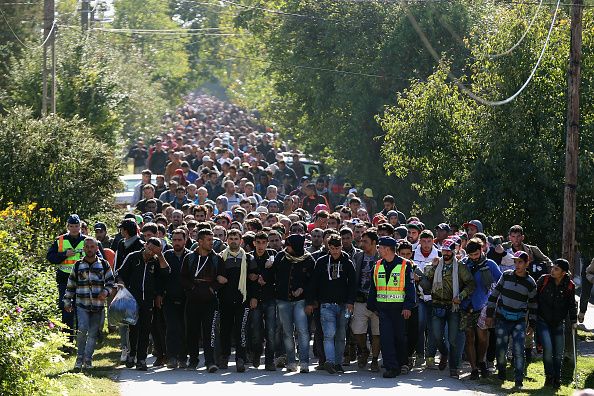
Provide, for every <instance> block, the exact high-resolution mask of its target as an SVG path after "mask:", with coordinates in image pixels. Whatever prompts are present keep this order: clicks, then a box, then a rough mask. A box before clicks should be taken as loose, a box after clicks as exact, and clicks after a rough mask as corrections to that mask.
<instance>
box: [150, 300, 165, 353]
mask: <svg viewBox="0 0 594 396" xmlns="http://www.w3.org/2000/svg"><path fill="white" fill-rule="evenodd" d="M165 333H166V326H165V315H163V309H162V308H154V309H153V321H152V323H151V335H152V336H153V356H155V357H157V358H160V357H161V358H163V357H165V356H166V354H167V346H166V342H165Z"/></svg>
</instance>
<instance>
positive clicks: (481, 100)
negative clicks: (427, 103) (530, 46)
mask: <svg viewBox="0 0 594 396" xmlns="http://www.w3.org/2000/svg"><path fill="white" fill-rule="evenodd" d="M400 1H401V4H402V7H403V8H404V10H405V12H406V15H407V17H408V19H409V21H410V23H411V24H412V25H413V28H414V29H415V31H416V32H417V34H418V35H419V37H420V38H421V41H422V42H423V44H424V45H425V48H426V49H427V51H429V53H430V54H431V56H433V58H434V59H435V60H436V61H437V62H440V61H441V59H440V58H439V55H438V54H437V51H435V49H434V48H433V46H432V45H431V43H430V42H429V40H428V39H427V36H426V35H425V33H424V32H423V30H422V29H421V27H420V26H419V24H418V23H417V20H416V19H415V17H414V15H412V13H411V12H410V10H409V9H408V7H407V5H406V3H405V1H404V0H400ZM560 4H561V0H557V7H556V8H555V13H554V14H553V20H552V21H551V27H550V28H549V32H548V34H547V38H546V40H545V43H544V45H543V47H542V50H541V51H540V56H539V57H538V60H537V61H536V65H534V68H533V69H532V72H531V73H530V75H529V76H528V79H527V80H526V81H525V82H524V84H523V85H522V86H521V87H520V89H518V90H517V91H516V92H515V93H514V94H513V95H511V96H510V97H508V98H506V99H503V100H497V101H491V100H488V99H485V98H483V97H481V96H479V95H477V94H475V93H474V92H472V91H471V90H470V89H468V88H467V87H466V86H465V85H464V84H462V83H461V82H460V80H459V79H458V78H457V77H456V76H454V75H453V74H452V73H451V72H450V71H448V77H449V78H450V79H451V80H452V81H453V82H454V83H455V84H456V85H457V86H458V88H459V89H460V90H461V91H462V92H464V93H465V94H466V95H468V96H469V97H471V98H472V99H474V100H476V101H477V102H479V103H482V104H484V105H487V106H501V105H504V104H507V103H510V102H511V101H513V100H514V99H515V98H517V97H518V95H520V93H522V91H524V89H525V88H526V87H527V86H528V84H529V83H530V81H531V80H532V78H533V77H534V74H535V73H536V70H537V69H538V66H539V65H540V62H541V61H542V58H543V57H544V54H545V51H546V49H547V46H548V44H549V40H550V38H551V33H552V32H553V27H554V26H555V20H556V19H557V13H558V12H559V7H560Z"/></svg>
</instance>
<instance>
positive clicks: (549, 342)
mask: <svg viewBox="0 0 594 396" xmlns="http://www.w3.org/2000/svg"><path fill="white" fill-rule="evenodd" d="M563 330H564V329H563V322H561V323H560V324H558V325H557V326H551V325H548V324H547V323H545V322H544V321H543V320H541V319H538V321H537V322H536V331H537V332H538V336H539V338H540V342H541V343H542V361H543V363H544V369H545V375H546V376H547V377H553V378H556V379H559V378H561V361H562V360H563V352H564V348H565V335H564V332H563Z"/></svg>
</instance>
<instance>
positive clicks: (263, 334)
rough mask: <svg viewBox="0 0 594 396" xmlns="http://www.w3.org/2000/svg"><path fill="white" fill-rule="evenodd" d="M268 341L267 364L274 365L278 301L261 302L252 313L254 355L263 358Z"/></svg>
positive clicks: (251, 331) (251, 334)
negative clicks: (263, 351) (264, 346)
mask: <svg viewBox="0 0 594 396" xmlns="http://www.w3.org/2000/svg"><path fill="white" fill-rule="evenodd" d="M264 340H266V353H265V358H264V359H265V363H266V364H272V363H274V352H275V351H276V349H277V344H276V300H269V301H261V302H259V303H258V307H257V308H256V309H254V310H252V311H251V312H250V345H251V349H252V353H254V354H255V355H258V356H261V355H262V350H263V349H264V348H263V345H264Z"/></svg>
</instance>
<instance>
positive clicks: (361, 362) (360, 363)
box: [357, 354, 369, 369]
mask: <svg viewBox="0 0 594 396" xmlns="http://www.w3.org/2000/svg"><path fill="white" fill-rule="evenodd" d="M368 359H369V354H364V355H361V356H359V358H358V359H357V366H358V367H359V368H360V369H364V368H365V367H367V360H368Z"/></svg>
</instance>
